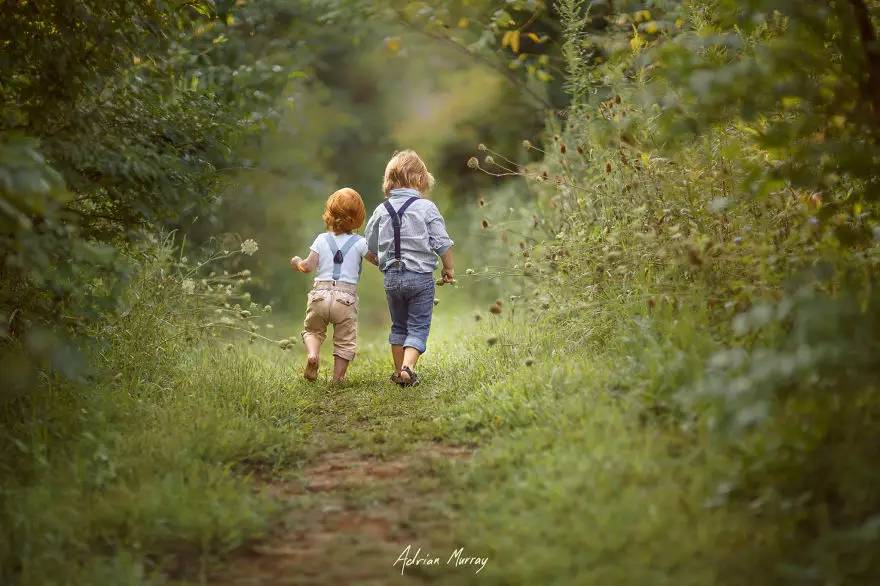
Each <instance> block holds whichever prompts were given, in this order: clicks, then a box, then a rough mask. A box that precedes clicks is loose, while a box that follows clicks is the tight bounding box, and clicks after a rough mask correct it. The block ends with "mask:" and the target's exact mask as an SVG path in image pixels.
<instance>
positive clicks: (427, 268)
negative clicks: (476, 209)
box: [365, 188, 454, 273]
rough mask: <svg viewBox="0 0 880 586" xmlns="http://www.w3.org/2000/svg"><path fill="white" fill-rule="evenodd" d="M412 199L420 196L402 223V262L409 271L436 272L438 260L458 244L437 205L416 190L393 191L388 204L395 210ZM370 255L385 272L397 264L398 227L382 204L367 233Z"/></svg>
mask: <svg viewBox="0 0 880 586" xmlns="http://www.w3.org/2000/svg"><path fill="white" fill-rule="evenodd" d="M410 197H417V198H419V199H417V200H416V201H414V202H413V203H412V204H410V206H409V207H408V208H406V211H405V212H403V220H402V221H401V224H400V260H401V262H402V263H403V266H404V268H405V269H406V270H408V271H413V272H416V273H433V272H434V269H436V268H437V257H438V256H439V255H441V254H443V253H444V252H446V251H447V250H449V248H450V247H451V246H452V245H453V244H454V243H453V242H452V239H451V238H449V234H447V233H446V222H445V221H444V220H443V216H442V215H440V210H438V209H437V205H436V204H435V203H434V202H433V201H431V200H429V199H425V198H423V197H422V194H421V193H419V192H418V191H417V190H415V189H409V188H401V189H392V190H391V193H390V194H389V195H388V202H389V203H390V204H391V205H392V207H394V209H395V210H398V209H400V206H402V205H403V203H404V202H405V201H406V200H407V199H409V198H410ZM365 236H366V238H367V246H368V248H369V250H370V252H373V253H375V254H377V255H378V256H379V269H380V270H381V271H382V272H385V271H386V270H388V268H389V267H390V266H391V265H392V264H393V263H394V262H395V258H394V226H393V225H392V223H391V216H390V215H389V214H388V210H387V209H385V206H384V205H382V204H380V205H379V207H377V208H376V211H374V212H373V215H372V217H370V220H369V221H368V222H367V229H366V231H365Z"/></svg>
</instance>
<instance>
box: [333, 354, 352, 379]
mask: <svg viewBox="0 0 880 586" xmlns="http://www.w3.org/2000/svg"><path fill="white" fill-rule="evenodd" d="M349 362H350V361H349V360H346V359H345V358H340V357H339V356H334V357H333V382H335V383H338V382H341V381H343V380H345V372H346V371H347V370H348V363H349Z"/></svg>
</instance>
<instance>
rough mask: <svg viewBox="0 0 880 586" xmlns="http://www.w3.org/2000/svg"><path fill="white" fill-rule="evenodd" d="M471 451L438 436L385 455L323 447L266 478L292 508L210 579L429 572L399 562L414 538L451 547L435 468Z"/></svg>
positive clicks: (420, 577)
mask: <svg viewBox="0 0 880 586" xmlns="http://www.w3.org/2000/svg"><path fill="white" fill-rule="evenodd" d="M471 453H472V449H470V448H467V447H459V446H450V445H444V444H439V443H428V444H421V445H418V446H417V447H415V448H414V449H412V450H410V451H408V452H405V453H402V454H398V455H395V456H391V457H388V458H384V459H380V458H377V457H376V456H373V455H369V454H362V453H359V452H358V451H356V450H352V449H346V450H339V451H330V452H325V453H322V454H319V455H318V456H317V457H315V458H314V459H313V460H312V461H311V462H310V463H309V464H308V465H307V466H306V467H305V468H304V469H303V470H302V473H301V475H300V476H299V477H298V478H295V479H292V480H278V479H266V478H264V479H261V480H260V485H261V488H262V489H263V490H265V491H267V492H268V493H269V494H271V495H272V496H273V497H275V498H277V499H279V500H280V501H282V502H283V503H284V504H285V505H287V507H286V511H285V512H284V513H283V515H282V517H281V518H280V519H278V520H277V522H276V525H275V528H274V530H273V531H272V533H271V534H270V535H269V536H268V537H267V538H266V539H264V540H262V541H260V542H258V543H254V544H252V545H250V546H249V547H246V548H243V549H242V550H241V551H239V552H237V553H236V554H234V555H233V556H232V557H231V558H230V559H229V560H228V561H227V563H226V564H224V567H223V569H222V570H219V571H217V572H215V573H213V574H211V575H209V576H208V583H209V584H218V585H236V586H243V585H269V584H273V585H275V584H279V585H284V584H296V585H317V584H321V585H324V584H333V585H344V584H363V585H368V584H417V583H423V582H425V581H427V579H428V578H429V577H430V576H431V574H430V573H426V572H425V571H418V570H417V569H413V568H408V569H407V572H406V575H404V576H401V575H400V565H399V564H398V565H397V566H396V567H393V564H394V562H395V560H397V558H398V556H400V554H401V552H402V551H403V549H404V548H405V547H406V545H408V544H413V550H415V548H417V547H421V548H423V551H429V550H430V551H441V550H446V549H448V547H449V543H448V542H447V540H448V539H450V536H449V531H448V528H449V527H450V526H451V518H450V515H451V513H450V511H449V509H448V508H446V506H445V504H444V503H443V501H442V498H440V497H441V496H442V495H441V493H440V491H439V480H438V478H437V474H435V472H436V471H437V470H438V467H443V466H446V465H449V464H450V463H455V462H459V461H462V460H464V459H466V458H468V457H469V456H470V455H471ZM433 575H435V576H436V572H435V573H434V574H433Z"/></svg>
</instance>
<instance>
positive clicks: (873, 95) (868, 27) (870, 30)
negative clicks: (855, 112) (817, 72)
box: [849, 0, 880, 126]
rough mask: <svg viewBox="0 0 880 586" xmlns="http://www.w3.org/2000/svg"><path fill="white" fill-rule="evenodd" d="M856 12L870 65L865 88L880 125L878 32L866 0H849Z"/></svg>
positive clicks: (879, 48)
mask: <svg viewBox="0 0 880 586" xmlns="http://www.w3.org/2000/svg"><path fill="white" fill-rule="evenodd" d="M849 3H850V4H851V5H852V7H853V12H854V13H855V15H854V16H855V19H856V24H857V25H858V28H859V37H860V38H861V41H862V50H863V51H864V53H865V61H866V63H867V65H868V80H867V84H866V85H867V87H866V88H865V91H866V93H867V94H868V98H869V99H870V100H871V106H872V108H873V110H874V120H875V122H876V123H877V125H878V126H880V47H878V45H877V33H876V31H875V30H874V25H873V24H872V23H871V13H870V12H869V11H868V7H867V6H866V5H865V2H864V0H849Z"/></svg>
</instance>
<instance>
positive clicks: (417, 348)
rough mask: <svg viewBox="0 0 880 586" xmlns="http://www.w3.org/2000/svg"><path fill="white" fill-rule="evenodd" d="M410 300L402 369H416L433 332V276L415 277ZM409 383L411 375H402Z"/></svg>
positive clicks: (404, 373)
mask: <svg viewBox="0 0 880 586" xmlns="http://www.w3.org/2000/svg"><path fill="white" fill-rule="evenodd" d="M411 291H412V293H411V295H410V298H409V303H408V312H407V318H406V339H405V340H404V343H403V346H404V351H403V363H402V365H401V368H409V369H411V370H414V369H415V366H416V364H418V362H419V357H420V356H421V355H422V354H423V353H424V351H425V350H426V348H427V343H428V333H429V332H430V331H431V317H432V315H433V313H434V276H433V275H431V274H427V275H418V276H416V277H413V288H412V289H411ZM401 378H402V379H403V380H404V381H405V382H409V379H410V377H409V374H407V373H406V372H405V371H404V372H403V373H402V374H401Z"/></svg>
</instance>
